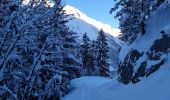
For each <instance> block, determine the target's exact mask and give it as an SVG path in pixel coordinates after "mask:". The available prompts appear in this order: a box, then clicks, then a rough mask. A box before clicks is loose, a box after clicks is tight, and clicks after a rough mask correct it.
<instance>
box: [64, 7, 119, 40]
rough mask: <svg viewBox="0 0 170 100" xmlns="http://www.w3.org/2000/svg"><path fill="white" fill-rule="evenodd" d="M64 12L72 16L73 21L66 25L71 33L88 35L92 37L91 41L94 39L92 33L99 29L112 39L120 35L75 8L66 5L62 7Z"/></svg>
mask: <svg viewBox="0 0 170 100" xmlns="http://www.w3.org/2000/svg"><path fill="white" fill-rule="evenodd" d="M64 10H65V11H66V14H69V15H70V14H72V15H73V17H74V19H73V20H72V21H70V22H69V23H68V26H69V27H70V29H71V30H72V31H75V32H78V33H81V34H84V33H87V34H90V36H92V39H93V38H94V37H95V34H94V33H96V32H98V31H99V30H100V29H103V31H104V32H105V33H107V34H110V35H111V36H113V37H117V36H118V35H120V30H119V29H116V28H112V27H111V26H110V25H108V24H104V23H103V22H100V21H97V20H95V19H93V18H91V17H89V16H87V15H86V14H84V13H83V12H81V11H80V10H79V9H77V8H75V7H72V6H70V5H66V6H65V7H64ZM94 31H95V32H94ZM96 35H97V34H96ZM90 36H89V37H90ZM90 38H91V37H90Z"/></svg>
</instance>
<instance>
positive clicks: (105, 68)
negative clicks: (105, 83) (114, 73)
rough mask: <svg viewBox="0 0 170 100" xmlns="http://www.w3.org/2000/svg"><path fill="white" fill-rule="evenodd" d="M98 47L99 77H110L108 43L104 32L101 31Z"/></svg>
mask: <svg viewBox="0 0 170 100" xmlns="http://www.w3.org/2000/svg"><path fill="white" fill-rule="evenodd" d="M96 43H97V44H96V45H97V53H96V54H97V58H96V61H97V67H98V70H99V76H105V77H108V76H109V63H108V58H109V56H108V52H109V47H108V41H107V39H106V36H105V33H104V31H103V30H102V29H101V30H100V31H99V35H98V37H97V41H96Z"/></svg>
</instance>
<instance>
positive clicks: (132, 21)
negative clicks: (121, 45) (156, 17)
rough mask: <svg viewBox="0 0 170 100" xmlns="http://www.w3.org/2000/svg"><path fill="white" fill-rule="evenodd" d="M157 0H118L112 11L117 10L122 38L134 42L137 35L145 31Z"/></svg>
mask: <svg viewBox="0 0 170 100" xmlns="http://www.w3.org/2000/svg"><path fill="white" fill-rule="evenodd" d="M155 1H156V0H117V2H116V4H115V6H114V7H113V8H112V9H111V12H113V11H116V10H118V11H117V13H116V16H115V17H116V18H118V19H119V21H120V22H119V24H120V29H121V32H122V34H121V37H120V38H121V39H122V40H123V41H128V42H129V43H132V42H133V41H134V40H135V39H136V38H137V36H139V35H140V34H144V33H145V20H147V18H148V16H149V14H150V12H151V11H153V10H154V9H155V4H156V3H155Z"/></svg>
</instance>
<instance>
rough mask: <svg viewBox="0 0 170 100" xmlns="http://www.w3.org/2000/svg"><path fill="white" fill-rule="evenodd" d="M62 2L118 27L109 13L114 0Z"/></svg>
mask: <svg viewBox="0 0 170 100" xmlns="http://www.w3.org/2000/svg"><path fill="white" fill-rule="evenodd" d="M63 1H64V3H66V4H68V5H71V6H73V7H75V8H77V9H79V10H80V11H82V12H83V13H85V14H86V15H88V16H89V17H91V18H94V19H96V20H98V21H101V22H103V23H106V24H110V25H111V26H113V27H114V28H118V21H117V20H116V19H114V14H109V11H110V9H111V8H112V7H113V6H114V0H63Z"/></svg>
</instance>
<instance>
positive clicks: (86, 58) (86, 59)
mask: <svg viewBox="0 0 170 100" xmlns="http://www.w3.org/2000/svg"><path fill="white" fill-rule="evenodd" d="M90 50H91V41H90V39H89V37H88V36H87V34H86V33H85V34H84V35H83V39H82V45H81V52H82V63H83V73H84V75H93V74H94V70H95V69H94V67H95V66H94V61H93V59H94V58H93V57H92V54H91V53H92V52H91V51H90Z"/></svg>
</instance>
